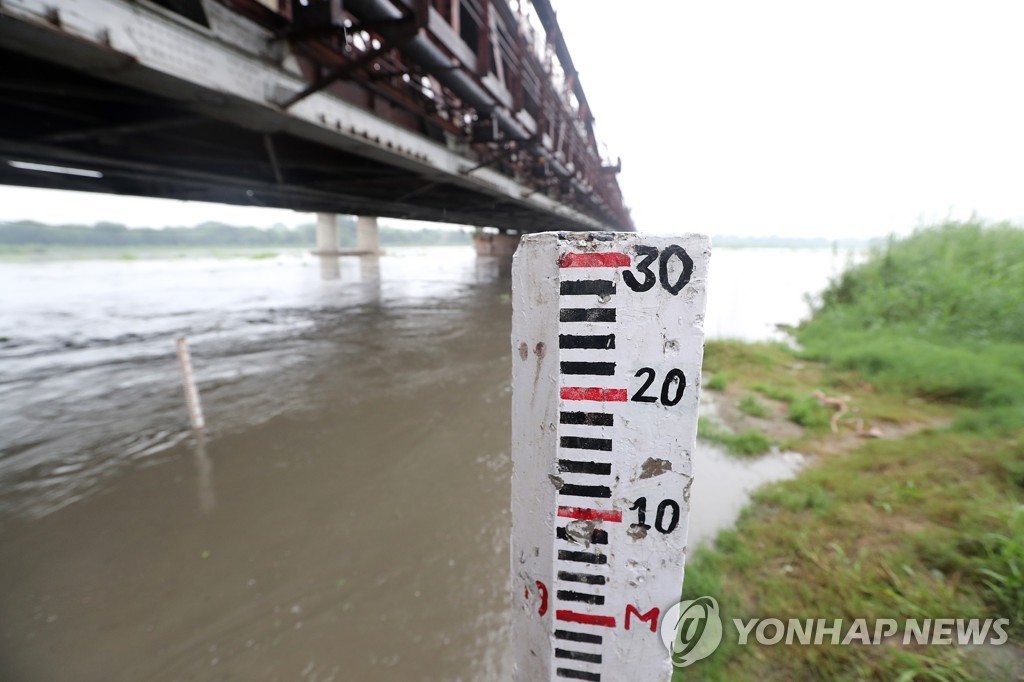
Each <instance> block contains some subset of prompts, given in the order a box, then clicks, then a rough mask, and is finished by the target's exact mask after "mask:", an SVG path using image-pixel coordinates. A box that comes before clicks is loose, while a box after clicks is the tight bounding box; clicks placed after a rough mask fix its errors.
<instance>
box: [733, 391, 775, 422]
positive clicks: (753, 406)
mask: <svg viewBox="0 0 1024 682" xmlns="http://www.w3.org/2000/svg"><path fill="white" fill-rule="evenodd" d="M739 410H740V412H742V413H743V414H745V415H748V416H750V417H758V418H762V417H764V416H765V415H767V414H768V410H767V409H766V408H765V406H764V404H763V403H761V401H759V400H758V399H757V398H755V397H754V396H752V395H750V394H747V395H745V396H743V398H741V399H740V402H739Z"/></svg>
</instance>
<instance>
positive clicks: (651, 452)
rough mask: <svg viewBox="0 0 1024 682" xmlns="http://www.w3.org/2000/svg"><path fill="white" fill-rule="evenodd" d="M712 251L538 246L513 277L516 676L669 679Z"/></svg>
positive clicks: (663, 245) (614, 241)
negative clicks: (670, 620) (668, 626)
mask: <svg viewBox="0 0 1024 682" xmlns="http://www.w3.org/2000/svg"><path fill="white" fill-rule="evenodd" d="M709 256H710V245H709V243H708V240H707V238H706V237H703V236H701V235H692V234H691V235H682V236H677V237H662V236H643V235H637V234H625V233H561V232H559V233H554V232H548V233H542V234H536V235H526V236H524V237H523V239H522V242H521V244H520V246H519V249H518V251H517V252H516V255H515V260H514V263H513V268H512V278H513V283H512V291H513V295H512V298H513V313H512V314H513V323H512V349H513V373H512V388H513V396H512V464H513V472H512V557H511V559H512V587H513V603H514V615H513V622H512V642H511V645H512V649H513V660H514V666H515V669H514V679H516V680H518V681H522V682H525V681H527V680H529V681H530V682H536V681H538V680H597V681H599V680H606V681H608V682H612V681H618V680H636V681H637V682H647V681H648V680H668V678H669V676H670V675H671V671H672V668H671V661H670V658H669V652H668V651H667V650H666V648H665V647H664V645H663V644H662V641H661V638H660V636H659V633H658V628H659V626H660V624H661V622H660V621H661V616H662V615H663V614H664V612H665V611H666V610H667V609H668V608H669V607H670V606H672V605H673V604H675V603H677V602H678V601H679V598H680V592H681V588H682V580H683V564H684V560H685V557H686V534H687V517H688V512H689V496H690V484H691V482H692V474H691V466H690V458H691V453H692V452H693V448H694V439H695V437H696V431H697V402H698V393H699V386H700V366H701V358H702V356H703V343H704V334H703V320H704V305H705V285H706V281H707V266H708V258H709Z"/></svg>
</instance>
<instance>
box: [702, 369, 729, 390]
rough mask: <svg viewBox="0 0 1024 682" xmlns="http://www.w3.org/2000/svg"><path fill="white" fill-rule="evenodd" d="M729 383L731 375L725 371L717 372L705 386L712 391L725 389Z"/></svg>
mask: <svg viewBox="0 0 1024 682" xmlns="http://www.w3.org/2000/svg"><path fill="white" fill-rule="evenodd" d="M728 385H729V377H728V376H727V375H726V373H725V372H715V373H714V374H712V375H711V378H710V379H708V380H707V381H706V382H704V386H705V387H706V388H708V389H709V390H712V391H724V390H725V387H726V386H728Z"/></svg>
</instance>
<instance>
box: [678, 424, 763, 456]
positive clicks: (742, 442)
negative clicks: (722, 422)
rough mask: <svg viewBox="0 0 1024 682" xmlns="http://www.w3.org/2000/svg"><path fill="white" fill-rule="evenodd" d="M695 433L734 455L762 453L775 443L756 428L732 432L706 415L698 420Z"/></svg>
mask: <svg viewBox="0 0 1024 682" xmlns="http://www.w3.org/2000/svg"><path fill="white" fill-rule="evenodd" d="M697 435H698V436H699V437H701V438H703V439H704V440H706V441H708V442H711V443H717V444H718V445H721V446H722V447H724V448H725V449H726V450H728V451H729V452H732V453H733V454H736V455H762V454H764V453H766V452H768V451H769V450H771V449H772V446H773V445H775V443H774V442H773V441H772V439H771V438H769V437H768V436H766V435H765V434H763V433H762V432H760V431H758V430H757V429H748V430H746V431H743V432H741V433H732V432H731V431H728V430H727V429H725V428H723V427H721V426H718V425H717V424H715V423H714V422H712V421H711V420H710V419H708V418H706V417H701V418H700V419H699V420H698V425H697Z"/></svg>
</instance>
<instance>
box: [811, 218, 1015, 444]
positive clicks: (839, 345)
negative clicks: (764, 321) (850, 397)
mask: <svg viewBox="0 0 1024 682" xmlns="http://www.w3.org/2000/svg"><path fill="white" fill-rule="evenodd" d="M798 338H799V340H800V342H801V344H803V346H804V348H805V356H806V357H808V358H812V359H818V360H822V361H825V362H827V363H829V364H830V365H832V366H833V367H836V368H840V369H847V370H853V371H856V372H858V373H861V374H863V375H864V376H865V377H867V378H869V379H871V380H872V381H874V382H876V383H877V384H878V385H879V386H880V387H882V388H884V389H899V390H904V391H908V392H911V393H914V394H916V395H918V396H920V397H923V398H926V399H928V400H933V401H944V402H949V403H955V404H959V405H967V406H972V407H990V406H1000V405H1002V406H1006V405H1017V406H1021V405H1024V230H1021V229H1018V228H1014V227H1010V226H1007V225H999V226H992V227H986V226H983V225H980V224H956V223H950V224H946V225H941V226H939V227H935V228H931V229H928V230H921V231H919V232H917V233H915V234H914V235H913V236H911V237H909V238H907V239H905V240H902V241H890V242H889V243H888V244H887V245H886V247H885V248H883V249H880V250H877V251H876V252H875V253H874V254H873V256H872V258H870V259H869V260H868V262H866V263H864V264H863V265H861V266H858V267H855V268H852V269H850V270H848V271H847V272H845V273H844V274H843V275H842V276H841V277H840V278H839V279H838V280H836V281H835V282H833V284H832V285H831V286H830V287H829V288H828V289H827V290H826V291H825V293H824V294H823V296H822V304H821V306H820V308H819V309H818V310H817V311H815V314H814V316H813V318H812V319H811V320H810V322H808V323H806V324H805V325H804V326H803V327H802V328H801V329H800V330H799V332H798ZM1021 415H1022V416H1021V419H1020V420H1019V423H1020V424H1021V425H1024V410H1021Z"/></svg>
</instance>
